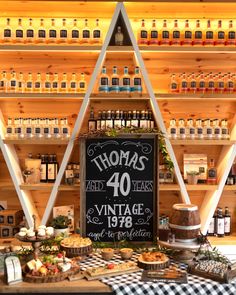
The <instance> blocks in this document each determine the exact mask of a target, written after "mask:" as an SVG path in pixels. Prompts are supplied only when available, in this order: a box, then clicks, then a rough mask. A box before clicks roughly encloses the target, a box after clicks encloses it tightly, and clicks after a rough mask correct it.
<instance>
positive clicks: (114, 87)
mask: <svg viewBox="0 0 236 295" xmlns="http://www.w3.org/2000/svg"><path fill="white" fill-rule="evenodd" d="M110 83H111V86H110V87H109V91H110V92H111V93H119V91H120V79H119V75H118V73H117V67H116V66H114V67H113V69H112V75H111V81H110Z"/></svg>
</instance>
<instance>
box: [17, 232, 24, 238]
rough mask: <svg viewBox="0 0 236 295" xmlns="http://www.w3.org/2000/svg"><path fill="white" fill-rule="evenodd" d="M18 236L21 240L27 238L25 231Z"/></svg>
mask: <svg viewBox="0 0 236 295" xmlns="http://www.w3.org/2000/svg"><path fill="white" fill-rule="evenodd" d="M18 236H19V237H21V238H24V237H25V236H26V232H25V231H20V232H18Z"/></svg>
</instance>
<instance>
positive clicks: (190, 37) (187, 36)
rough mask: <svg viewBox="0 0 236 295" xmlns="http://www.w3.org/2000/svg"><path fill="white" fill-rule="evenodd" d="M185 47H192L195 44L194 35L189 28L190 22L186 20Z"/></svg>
mask: <svg viewBox="0 0 236 295" xmlns="http://www.w3.org/2000/svg"><path fill="white" fill-rule="evenodd" d="M182 44H183V45H187V46H191V45H192V44H193V34H192V30H191V29H190V27H189V20H188V19H186V20H185V27H184V35H183V42H182Z"/></svg>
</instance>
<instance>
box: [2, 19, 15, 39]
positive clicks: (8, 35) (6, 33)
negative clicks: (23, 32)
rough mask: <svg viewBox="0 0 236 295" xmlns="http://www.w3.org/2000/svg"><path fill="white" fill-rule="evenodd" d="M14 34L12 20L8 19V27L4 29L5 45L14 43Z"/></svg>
mask: <svg viewBox="0 0 236 295" xmlns="http://www.w3.org/2000/svg"><path fill="white" fill-rule="evenodd" d="M12 33H13V32H12V27H11V20H10V18H7V23H6V27H5V28H4V29H3V38H2V39H3V43H9V42H12V41H13V34H12Z"/></svg>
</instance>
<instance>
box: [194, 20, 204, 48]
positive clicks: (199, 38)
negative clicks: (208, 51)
mask: <svg viewBox="0 0 236 295" xmlns="http://www.w3.org/2000/svg"><path fill="white" fill-rule="evenodd" d="M193 45H200V46H201V45H203V34H202V29H201V24H200V20H199V19H197V20H196V29H195V30H194V39H193Z"/></svg>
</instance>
